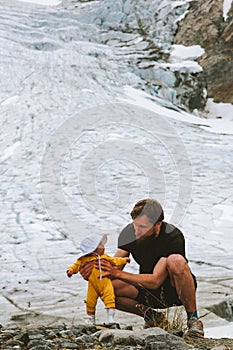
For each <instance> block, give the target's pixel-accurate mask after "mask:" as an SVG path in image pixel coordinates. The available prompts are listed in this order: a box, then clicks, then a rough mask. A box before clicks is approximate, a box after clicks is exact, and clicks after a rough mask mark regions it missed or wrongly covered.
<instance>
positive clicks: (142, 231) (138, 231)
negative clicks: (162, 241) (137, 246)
mask: <svg viewBox="0 0 233 350" xmlns="http://www.w3.org/2000/svg"><path fill="white" fill-rule="evenodd" d="M157 224H158V223H157ZM157 224H153V223H152V222H150V220H149V219H148V217H147V215H141V216H138V217H137V218H135V219H134V220H133V226H134V230H135V235H136V237H137V239H138V240H142V239H144V238H146V237H149V236H151V235H152V234H153V233H156V225H157Z"/></svg>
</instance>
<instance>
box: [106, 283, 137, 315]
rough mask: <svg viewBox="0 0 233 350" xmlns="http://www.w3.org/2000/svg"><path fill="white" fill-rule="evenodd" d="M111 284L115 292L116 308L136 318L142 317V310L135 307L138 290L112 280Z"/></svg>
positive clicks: (130, 285)
mask: <svg viewBox="0 0 233 350" xmlns="http://www.w3.org/2000/svg"><path fill="white" fill-rule="evenodd" d="M112 284H113V287H114V291H115V297H116V308H117V309H118V310H121V311H125V312H130V313H132V314H135V315H138V316H144V312H143V310H141V309H139V308H138V307H137V306H136V305H137V304H138V302H137V300H136V298H137V296H138V289H137V288H136V287H134V286H133V285H132V284H128V283H126V282H123V281H120V280H113V281H112ZM129 295H130V297H129Z"/></svg>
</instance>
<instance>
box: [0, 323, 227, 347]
mask: <svg viewBox="0 0 233 350" xmlns="http://www.w3.org/2000/svg"><path fill="white" fill-rule="evenodd" d="M113 347H114V349H115V350H122V349H124V350H171V349H179V350H189V349H192V350H202V349H207V348H206V347H205V348H203V343H202V344H201V345H200V347H199V346H198V347H195V348H194V347H193V346H191V345H189V344H187V343H186V342H185V341H184V339H182V338H181V337H178V336H174V334H170V333H168V332H166V331H165V330H163V329H161V328H156V327H154V328H148V329H140V330H137V329H135V330H132V327H125V329H115V328H114V327H113V328H112V329H111V327H109V328H107V326H105V327H104V326H91V327H90V326H86V325H84V326H83V325H79V326H71V327H67V326H66V325H55V326H48V327H41V326H39V325H38V326H36V325H33V327H32V328H31V326H30V325H29V326H27V327H26V328H20V327H18V328H15V327H14V329H10V328H9V329H7V328H4V327H0V350H13V349H20V350H22V349H23V350H68V349H82V350H86V349H87V350H94V349H98V350H101V349H106V350H107V349H112V348H113ZM208 349H210V350H211V349H212V350H225V349H231V348H229V347H225V346H224V345H220V346H218V345H217V346H216V344H215V345H213V346H210V347H208Z"/></svg>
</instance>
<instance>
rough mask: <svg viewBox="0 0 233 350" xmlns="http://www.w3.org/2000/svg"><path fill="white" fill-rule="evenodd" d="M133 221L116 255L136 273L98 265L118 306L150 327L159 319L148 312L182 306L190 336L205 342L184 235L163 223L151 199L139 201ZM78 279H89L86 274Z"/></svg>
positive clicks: (121, 234)
mask: <svg viewBox="0 0 233 350" xmlns="http://www.w3.org/2000/svg"><path fill="white" fill-rule="evenodd" d="M131 217H132V219H133V222H132V223H131V224H129V225H127V226H126V227H125V228H124V229H123V230H122V232H121V233H120V235H119V239H118V250H117V251H116V254H115V256H116V257H128V256H129V255H130V254H132V256H133V258H134V260H135V261H136V262H137V263H138V264H139V274H132V273H128V272H124V271H122V270H119V269H117V268H116V267H113V266H112V265H111V264H110V263H108V262H105V261H103V262H102V264H101V265H102V268H103V269H104V270H105V274H104V275H103V276H108V277H111V278H112V279H113V281H112V282H113V286H114V290H115V296H116V307H117V308H118V309H119V310H122V311H126V312H131V313H133V314H136V315H139V316H143V317H144V319H145V322H146V323H148V324H150V322H151V321H152V319H153V318H154V317H155V318H156V314H157V313H156V312H155V311H154V310H153V309H152V308H156V309H158V308H166V307H169V306H174V305H184V307H185V310H186V312H187V319H188V328H189V331H188V334H189V335H192V336H199V337H203V336H204V332H203V324H202V322H201V321H200V320H199V319H198V314H197V307H196V279H195V276H194V275H193V274H192V273H191V271H190V268H189V266H188V260H187V259H186V256H185V240H184V236H183V234H182V233H181V231H180V230H179V229H178V228H176V227H174V226H172V225H170V224H168V223H166V222H164V221H163V220H164V213H163V209H162V207H161V205H160V203H158V202H157V201H155V200H153V199H143V200H141V201H139V202H137V203H136V204H135V206H134V208H133V210H132V212H131ZM82 275H83V277H87V275H86V276H85V269H84V273H82ZM139 306H140V307H139Z"/></svg>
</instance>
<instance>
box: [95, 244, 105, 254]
mask: <svg viewBox="0 0 233 350" xmlns="http://www.w3.org/2000/svg"><path fill="white" fill-rule="evenodd" d="M104 251H105V248H104V245H103V244H102V243H100V245H99V246H98V247H97V248H96V250H95V252H96V253H97V254H99V255H103V254H104Z"/></svg>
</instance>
